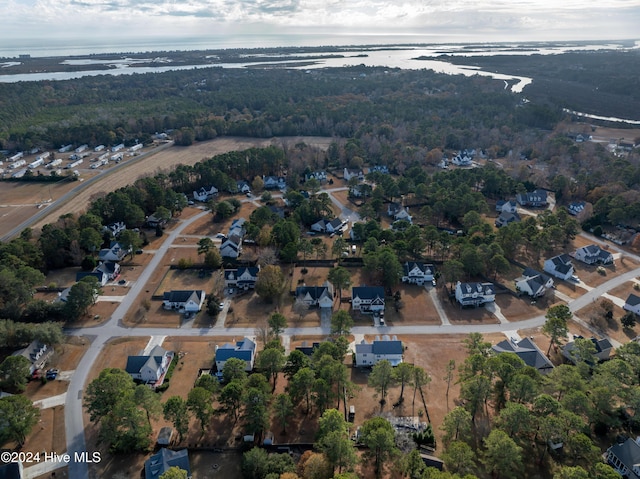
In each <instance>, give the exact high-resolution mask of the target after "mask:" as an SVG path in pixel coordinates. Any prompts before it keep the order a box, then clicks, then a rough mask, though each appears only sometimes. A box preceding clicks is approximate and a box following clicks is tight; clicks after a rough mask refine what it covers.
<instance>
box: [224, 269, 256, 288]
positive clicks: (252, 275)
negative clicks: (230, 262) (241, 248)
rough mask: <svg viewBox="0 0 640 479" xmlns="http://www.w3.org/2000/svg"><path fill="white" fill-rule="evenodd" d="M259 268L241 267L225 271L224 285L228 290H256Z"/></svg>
mask: <svg viewBox="0 0 640 479" xmlns="http://www.w3.org/2000/svg"><path fill="white" fill-rule="evenodd" d="M259 272H260V267H259V266H241V267H238V268H237V269H225V270H224V285H225V286H226V287H227V288H238V289H243V290H245V291H246V290H249V289H254V288H255V287H256V281H257V280H258V273H259Z"/></svg>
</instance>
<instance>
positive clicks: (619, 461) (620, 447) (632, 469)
mask: <svg viewBox="0 0 640 479" xmlns="http://www.w3.org/2000/svg"><path fill="white" fill-rule="evenodd" d="M606 457H607V463H609V465H610V466H611V467H613V468H614V469H615V470H616V471H617V472H618V474H620V475H621V476H622V477H625V478H627V479H640V438H636V440H635V441H634V440H633V439H631V438H627V440H626V441H624V442H621V443H618V444H614V445H613V446H611V447H609V449H607V456H606Z"/></svg>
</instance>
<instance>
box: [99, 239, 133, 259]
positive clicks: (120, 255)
mask: <svg viewBox="0 0 640 479" xmlns="http://www.w3.org/2000/svg"><path fill="white" fill-rule="evenodd" d="M129 253H131V249H130V248H129V247H124V246H123V245H122V244H120V243H118V242H117V241H112V242H111V243H110V245H109V247H108V248H104V249H101V250H100V252H99V253H98V259H99V260H100V261H115V262H118V261H122V260H123V259H124V257H125V256H127V255H128V254H129Z"/></svg>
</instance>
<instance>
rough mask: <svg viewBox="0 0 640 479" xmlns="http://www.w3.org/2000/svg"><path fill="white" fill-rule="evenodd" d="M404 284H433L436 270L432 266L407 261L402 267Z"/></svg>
mask: <svg viewBox="0 0 640 479" xmlns="http://www.w3.org/2000/svg"><path fill="white" fill-rule="evenodd" d="M402 269H403V274H402V282H403V283H409V284H418V285H421V286H422V285H424V284H433V283H434V281H435V279H434V276H433V275H434V274H435V269H434V267H433V265H432V264H426V263H420V262H417V261H411V262H409V261H407V262H406V263H404V264H403V265H402Z"/></svg>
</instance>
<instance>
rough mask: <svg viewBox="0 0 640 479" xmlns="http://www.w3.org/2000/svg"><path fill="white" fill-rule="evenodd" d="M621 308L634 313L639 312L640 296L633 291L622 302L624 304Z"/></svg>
mask: <svg viewBox="0 0 640 479" xmlns="http://www.w3.org/2000/svg"><path fill="white" fill-rule="evenodd" d="M622 309H624V310H625V311H630V312H632V313H635V314H640V296H636V295H635V294H633V293H631V294H629V297H628V298H627V300H626V301H625V302H624V306H622Z"/></svg>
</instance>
